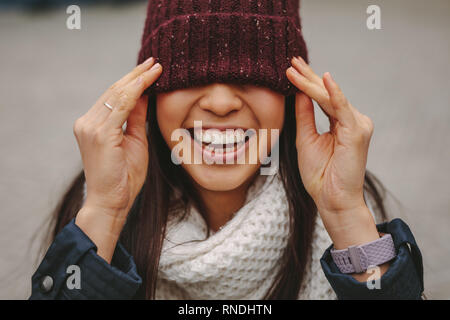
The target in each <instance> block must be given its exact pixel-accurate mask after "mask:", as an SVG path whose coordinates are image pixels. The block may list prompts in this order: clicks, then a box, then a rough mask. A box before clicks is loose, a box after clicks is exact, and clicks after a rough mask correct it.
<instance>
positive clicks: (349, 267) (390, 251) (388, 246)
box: [331, 233, 396, 273]
mask: <svg viewBox="0 0 450 320" xmlns="http://www.w3.org/2000/svg"><path fill="white" fill-rule="evenodd" d="M395 256H396V252H395V246H394V241H393V240H392V236H391V235H390V234H388V233H387V234H384V235H383V236H382V237H381V238H379V239H377V240H374V241H372V242H369V243H366V244H363V245H359V246H350V247H348V248H347V249H343V250H335V249H334V248H332V249H331V257H332V258H333V261H334V263H335V264H336V265H337V267H338V268H339V270H340V271H341V272H342V273H362V272H365V271H366V270H367V269H369V267H373V266H379V265H380V264H383V263H385V262H388V261H389V260H392V259H393V258H395Z"/></svg>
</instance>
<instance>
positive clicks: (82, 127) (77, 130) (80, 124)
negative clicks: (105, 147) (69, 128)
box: [73, 117, 86, 136]
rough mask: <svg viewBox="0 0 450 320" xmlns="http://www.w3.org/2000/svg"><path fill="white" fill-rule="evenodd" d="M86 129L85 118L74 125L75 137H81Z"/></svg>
mask: <svg viewBox="0 0 450 320" xmlns="http://www.w3.org/2000/svg"><path fill="white" fill-rule="evenodd" d="M85 127H86V126H85V121H84V119H83V117H80V118H78V119H77V120H75V122H74V124H73V133H74V134H75V136H79V135H81V134H82V133H83V132H84V130H85Z"/></svg>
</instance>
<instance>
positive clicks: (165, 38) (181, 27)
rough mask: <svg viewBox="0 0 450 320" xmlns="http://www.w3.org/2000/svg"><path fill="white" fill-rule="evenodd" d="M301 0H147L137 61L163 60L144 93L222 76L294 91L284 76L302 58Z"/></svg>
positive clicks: (287, 92) (304, 53)
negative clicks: (156, 78)
mask: <svg viewBox="0 0 450 320" xmlns="http://www.w3.org/2000/svg"><path fill="white" fill-rule="evenodd" d="M299 2H300V0H149V3H148V8H147V18H146V22H145V28H144V34H143V37H142V48H141V50H140V52H139V59H138V63H142V62H143V61H145V60H146V59H147V58H149V57H155V58H156V60H157V62H159V63H161V65H162V66H163V72H162V74H161V76H160V77H159V78H158V80H157V81H156V82H155V83H153V84H152V85H151V86H150V87H149V88H148V90H147V93H148V94H154V93H160V92H167V91H171V90H176V89H182V88H188V87H195V86H201V85H206V84H211V83H215V82H227V83H236V84H247V83H249V84H254V85H259V86H264V87H268V88H270V89H272V90H274V91H277V92H279V93H281V94H283V95H291V94H295V93H296V92H298V89H297V88H296V87H295V86H293V85H292V84H291V83H290V82H289V80H288V79H287V77H286V69H287V68H289V66H290V65H291V63H290V61H291V58H292V57H294V56H301V57H303V58H304V59H305V60H306V61H307V59H308V57H307V49H306V44H305V41H304V40H303V37H302V31H301V23H300V16H299Z"/></svg>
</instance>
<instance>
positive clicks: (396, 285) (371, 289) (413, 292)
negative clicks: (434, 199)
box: [320, 219, 424, 299]
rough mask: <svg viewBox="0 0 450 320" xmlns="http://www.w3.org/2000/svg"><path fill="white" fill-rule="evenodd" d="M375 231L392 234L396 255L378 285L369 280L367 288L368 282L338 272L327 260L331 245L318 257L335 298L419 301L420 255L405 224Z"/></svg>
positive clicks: (397, 221) (387, 225)
mask: <svg viewBox="0 0 450 320" xmlns="http://www.w3.org/2000/svg"><path fill="white" fill-rule="evenodd" d="M377 229H378V231H379V232H383V233H390V234H391V235H392V238H393V240H394V245H395V249H396V253H397V255H396V257H395V258H394V259H393V260H391V262H390V266H389V269H388V270H387V271H386V272H385V273H384V274H383V276H382V277H381V281H380V282H379V286H377V285H375V283H374V282H373V281H370V282H371V283H370V284H371V285H368V283H369V281H368V282H367V283H366V282H359V281H357V280H355V279H354V278H353V277H352V276H351V275H348V274H343V273H341V272H340V271H339V269H338V267H337V266H336V264H335V263H334V261H333V259H332V257H331V252H330V250H331V248H332V246H330V247H329V248H328V249H327V250H326V251H325V253H324V255H323V256H322V258H321V260H320V263H321V265H322V269H323V271H324V273H325V276H326V277H327V279H328V281H329V282H330V284H331V286H332V287H333V290H334V291H335V292H336V295H337V297H338V299H421V295H422V293H423V290H424V285H423V264H422V255H421V253H420V250H419V247H418V245H417V243H416V241H415V239H414V236H413V235H412V233H411V230H410V229H409V227H408V225H407V224H406V223H404V222H403V221H402V220H401V219H394V220H392V221H391V222H389V223H388V222H385V223H382V224H379V225H377Z"/></svg>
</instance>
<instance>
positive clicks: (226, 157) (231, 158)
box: [191, 134, 256, 164]
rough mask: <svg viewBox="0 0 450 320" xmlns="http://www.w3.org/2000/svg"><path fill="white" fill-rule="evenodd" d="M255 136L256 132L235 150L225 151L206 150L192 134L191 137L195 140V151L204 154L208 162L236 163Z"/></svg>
mask: <svg viewBox="0 0 450 320" xmlns="http://www.w3.org/2000/svg"><path fill="white" fill-rule="evenodd" d="M254 136H256V134H255V135H252V136H251V137H250V138H249V139H248V140H247V141H246V142H245V143H244V144H242V145H240V146H238V147H237V148H235V150H234V151H232V152H223V153H216V152H214V153H213V152H211V151H209V150H206V149H205V146H204V145H203V144H201V143H200V142H198V141H197V140H195V139H194V138H192V136H191V139H192V140H193V141H194V149H195V150H194V152H199V153H200V154H203V159H205V160H206V162H207V163H208V164H236V163H237V160H238V159H239V158H240V157H241V156H242V155H243V153H244V152H245V151H246V150H247V149H248V146H249V142H250V139H253V138H254Z"/></svg>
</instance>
